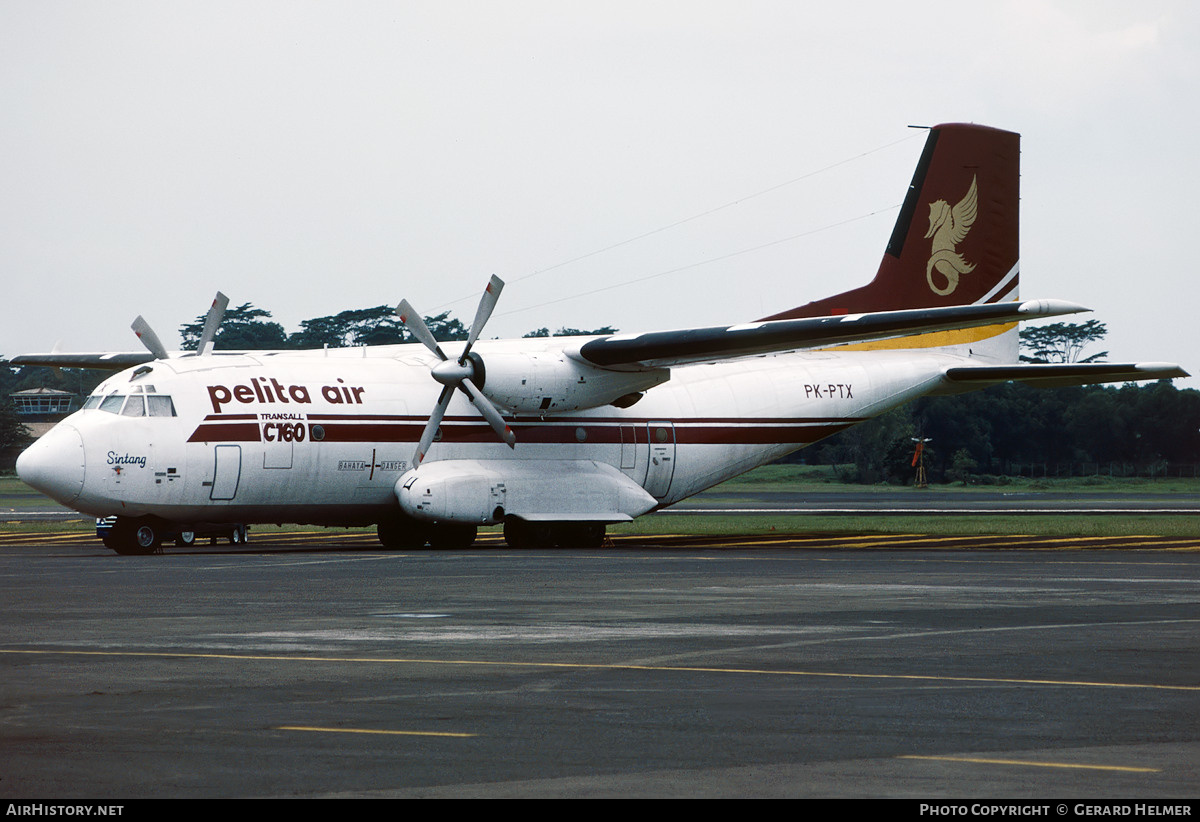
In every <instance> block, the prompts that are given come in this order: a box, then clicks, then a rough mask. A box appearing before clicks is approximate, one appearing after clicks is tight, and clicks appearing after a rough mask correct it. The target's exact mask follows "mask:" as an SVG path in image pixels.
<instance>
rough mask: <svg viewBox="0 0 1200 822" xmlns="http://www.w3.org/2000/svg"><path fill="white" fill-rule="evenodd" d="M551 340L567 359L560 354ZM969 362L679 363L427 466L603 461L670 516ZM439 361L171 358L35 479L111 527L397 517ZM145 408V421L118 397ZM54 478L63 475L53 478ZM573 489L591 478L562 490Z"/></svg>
mask: <svg viewBox="0 0 1200 822" xmlns="http://www.w3.org/2000/svg"><path fill="white" fill-rule="evenodd" d="M531 342H532V341H531V340H521V341H519V343H517V342H505V341H493V342H480V343H479V344H478V346H476V351H478V352H479V353H480V354H481V355H482V357H483V358H484V360H485V362H486V360H487V358H488V356H489V354H492V355H493V356H494V355H497V354H503V353H504V352H506V351H509V350H517V349H516V346H517V345H519V346H520V350H521V351H529V350H530V343H531ZM543 344H544V345H546V347H547V348H546V350H547V351H556V350H558V349H559V348H561V345H562V341H561V340H553V339H552V340H549V341H546V342H545V343H543ZM450 345H452V344H448V345H447V346H446V347H447V349H449V348H450ZM447 353H450V352H449V350H448V352H447ZM964 359H965V358H963V357H959V356H954V355H951V354H947V353H945V352H944V351H941V352H939V351H937V350H928V351H927V352H914V351H912V350H907V351H846V352H838V351H816V352H811V351H810V352H786V353H779V354H767V355H762V356H756V357H749V358H744V359H739V360H732V361H724V362H717V363H712V364H704V363H701V364H695V365H688V366H682V367H675V368H674V369H672V371H671V374H670V380H669V381H667V382H665V383H663V384H662V385H658V386H656V387H653V388H650V389H649V390H648V391H646V392H645V395H644V396H643V397H642V398H641V399H640V400H639V401H637V402H636V403H635V404H633V405H632V406H630V407H627V408H617V407H614V406H612V405H606V406H603V407H598V408H589V409H585V410H578V411H572V412H564V413H554V414H546V415H544V416H535V415H532V414H522V415H516V416H510V415H509V414H508V413H506V414H505V419H506V420H507V421H508V422H509V424H510V425H511V427H512V429H513V431H514V432H515V433H516V438H517V445H516V447H515V449H510V448H508V447H507V446H506V445H505V444H504V443H502V442H500V441H499V440H498V439H497V437H496V434H495V433H494V432H493V431H492V429H491V428H490V427H489V426H488V425H487V424H486V422H485V421H484V420H483V419H482V418H481V417H480V416H479V414H478V413H477V412H476V411H475V409H474V407H473V406H472V405H471V404H470V403H469V402H468V401H467V400H466V399H465V398H464V397H462V396H461V394H458V395H457V396H456V397H455V398H454V400H453V401H452V403H451V405H450V407H449V410H448V413H447V415H446V417H445V419H444V420H443V422H442V426H441V436H440V437H439V438H438V439H437V440H435V442H434V444H433V446H432V448H431V449H430V451H429V454H428V456H427V458H426V460H425V462H424V463H423V465H424V466H429V465H431V464H433V463H436V462H441V461H447V460H483V461H486V462H487V464H488V465H491V466H496V465H499V466H500V469H499V470H500V473H501V474H502V473H503V463H504V461H509V460H517V461H521V462H522V463H525V466H526V469H527V468H528V466H529V465H534V466H541V465H544V466H545V467H546V470H547V471H554V470H556V466H561V465H563V464H564V462H563V461H581V460H582V461H592V462H594V463H599V464H603V465H604V466H611V468H613V469H616V470H618V471H620V472H621V474H623V475H624V476H625V477H627V478H628V479H629V480H631V481H632V482H633V483H636V485H638V486H640V487H641V488H643V489H645V491H646V492H647V493H648V494H649V495H650V497H653V499H654V500H656V501H657V504H658V506H659V507H661V506H665V505H670V504H672V503H674V502H678V501H679V500H681V499H684V498H685V497H688V496H691V495H692V494H695V493H697V492H699V491H702V490H704V489H705V488H708V487H711V486H712V485H715V484H717V483H719V482H722V481H724V480H726V479H729V478H731V477H734V476H737V475H738V474H741V473H744V472H745V471H748V470H750V469H752V468H754V467H757V466H759V465H762V464H763V463H766V462H769V461H771V460H773V459H776V458H778V457H780V456H782V455H784V454H787V453H789V452H791V451H795V450H797V449H799V448H802V447H804V446H806V445H808V444H811V443H813V442H815V441H817V440H820V439H823V438H824V437H826V436H829V435H831V434H833V433H836V432H837V431H840V430H842V429H844V428H847V427H849V426H850V425H853V424H855V423H858V422H861V421H863V420H865V419H868V418H870V417H873V416H875V415H877V414H879V413H882V412H883V411H886V410H888V409H890V408H893V407H895V406H897V405H900V404H902V403H904V402H906V401H908V400H910V399H913V398H914V397H917V396H920V395H922V394H926V393H929V392H930V391H931V390H934V389H936V388H937V387H938V386H939V384H940V383H941V372H942V369H943V368H944V367H945V366H947V365H953V364H957V363H961V362H963V361H964ZM433 364H434V360H433V357H432V356H431V355H429V354H428V353H427V352H426V351H425V350H424V349H423V348H422V347H420V346H416V345H406V346H388V347H377V348H365V349H339V350H331V351H325V352H321V351H316V352H312V351H309V352H275V353H270V354H265V353H264V354H237V355H219V354H218V355H209V356H205V357H194V358H177V359H169V360H159V361H156V362H154V363H153V364H152V365H150V366H141V367H139V368H136V369H130V370H128V371H123V372H121V373H119V374H117V375H114V376H113V377H112V378H110V379H109V380H107V381H106V382H105V383H103V384H102V385H101V386H100V388H99V389H98V390H97V392H96V394H94V395H93V400H91V401H89V404H90V405H98V407H88V408H85V409H84V410H81V411H78V412H76V413H75V414H73V415H71V416H70V417H68V418H67V419H66V420H64V421H63V422H62V423H60V424H59V425H58V426H56V427H55V429H53V430H52V431H51V432H50V433H49V434H47V435H46V436H45V437H43V438H42V440H40V441H39V442H38V443H37V444H35V445H34V446H33V447H32V448H31V449H30V451H29V452H27V453H28V454H29V455H30V456H29V457H28V458H26V457H24V456H23V460H24V461H25V464H24V466H23V473H30V474H31V475H32V476H34V477H35V478H36V479H38V481H37V482H36V483H35V484H37V485H38V487H39V488H41V489H42V490H44V491H46V492H47V493H48V494H50V495H51V496H53V497H54V498H56V499H58V500H59V501H61V502H63V503H64V504H67V505H69V506H71V507H73V508H75V509H77V510H79V511H82V512H85V513H88V514H92V515H96V516H108V515H118V516H131V517H136V516H144V515H153V516H157V517H161V518H163V519H166V520H171V521H177V522H196V521H206V522H302V523H326V524H355V523H371V522H377V521H379V520H380V518H381V517H385V516H387V515H388V512H390V511H395V510H397V495H396V484H397V481H398V480H399V479H400V478H401V477H403V476H404V475H405V474H406V473H407V472H409V471H410V469H412V468H413V466H412V464H411V462H412V459H413V453H414V448H415V444H416V442H417V440H418V438H419V437H420V434H421V431H422V428H423V427H424V425H425V422H426V420H427V419H428V416H429V413H430V410H431V409H432V408H433V406H434V404H435V403H436V401H437V395H438V392H439V390H440V389H441V386H440V385H439V384H438V383H436V382H435V381H434V380H433V379H432V378H431V377H430V367H431V365H433ZM138 395H142V396H144V397H145V405H144V407H143V406H141V405H140V404H138V403H136V401H135V403H134V404H133V407H132V413H139V412H140V414H139V415H137V416H130V415H129V414H130V413H131V409H130V408H126V407H124V406H122V405H121V404H120V403H119V401H117V400H115V399H112V398H115V397H118V396H124V397H126V398H129V397H136V396H138ZM97 397H99V399H95V398H97ZM163 397H169V398H170V402H169V403H166V402H165V401H164V400H163V399H162V398H163ZM106 398H108V399H106ZM152 398H157V399H152ZM127 402H128V400H127ZM167 408H169V409H170V412H167V411H164V410H163V409H167ZM172 414H173V415H172ZM39 449H40V453H39ZM43 464H45V465H47V466H49V465H54V466H55V467H54V469H53V471H54V472H55V473H53V474H52V475H51V474H49V473H46V472H49V471H50V470H51V469H49V468H47V469H46V472H40V469H39V468H38V466H41V465H43ZM604 470H606V471H607V470H608V469H607V468H605V469H604ZM43 473H45V476H43ZM575 481H579V482H586V477H583V478H581V479H580V478H574V477H573V476H572V474H571V473H570V472H565V475H564V476H562V477H561V482H562V483H565V484H569V483H571V482H575Z"/></svg>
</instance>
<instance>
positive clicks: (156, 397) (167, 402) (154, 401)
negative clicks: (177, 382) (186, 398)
mask: <svg viewBox="0 0 1200 822" xmlns="http://www.w3.org/2000/svg"><path fill="white" fill-rule="evenodd" d="M146 402H147V403H149V404H150V416H152V417H173V416H175V403H173V402H171V398H170V397H168V396H166V395H165V394H151V395H150V396H148V397H146Z"/></svg>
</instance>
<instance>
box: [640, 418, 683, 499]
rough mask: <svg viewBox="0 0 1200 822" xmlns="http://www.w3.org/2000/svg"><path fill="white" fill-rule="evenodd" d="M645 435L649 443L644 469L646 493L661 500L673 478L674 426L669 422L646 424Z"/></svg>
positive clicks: (668, 489)
mask: <svg viewBox="0 0 1200 822" xmlns="http://www.w3.org/2000/svg"><path fill="white" fill-rule="evenodd" d="M646 435H647V439H648V440H649V442H650V462H649V465H648V466H647V467H646V484H645V486H644V487H645V489H646V493H648V494H649V495H650V496H652V497H654V498H655V499H662V498H663V497H665V496H666V495H667V492H668V491H670V490H671V478H672V477H674V476H675V425H674V423H671V422H669V421H662V422H655V421H651V422H649V423H647V424H646Z"/></svg>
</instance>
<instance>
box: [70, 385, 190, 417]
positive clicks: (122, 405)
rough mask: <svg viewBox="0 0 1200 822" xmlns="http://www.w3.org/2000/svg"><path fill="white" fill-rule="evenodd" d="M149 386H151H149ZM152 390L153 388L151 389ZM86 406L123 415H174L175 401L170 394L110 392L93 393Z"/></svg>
mask: <svg viewBox="0 0 1200 822" xmlns="http://www.w3.org/2000/svg"><path fill="white" fill-rule="evenodd" d="M147 388H151V387H150V386H147ZM151 390H152V389H151ZM83 407H84V408H99V409H100V410H101V411H107V412H108V413H110V414H120V415H121V416H122V417H145V416H151V417H174V416H175V403H174V402H172V401H171V397H170V395H168V394H145V395H143V394H141V393H137V394H129V395H128V396H126V395H125V394H109V395H108V396H107V397H101V396H100V395H99V394H93V395H92V396H90V397H88V398H87V402H85V403H84V404H83Z"/></svg>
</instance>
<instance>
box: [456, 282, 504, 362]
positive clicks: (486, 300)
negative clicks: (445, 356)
mask: <svg viewBox="0 0 1200 822" xmlns="http://www.w3.org/2000/svg"><path fill="white" fill-rule="evenodd" d="M503 290H504V280H502V279H500V278H499V277H497V276H496V275H495V274H493V275H492V278H491V279H490V280H488V284H487V288H485V289H484V290H483V297H481V298H480V300H479V308H477V309H475V321H474V322H472V323H471V330H470V332H469V333H468V334H467V344H466V346H465V347H464V348H463V352H462V355H461V356H460V357H459V358H458V361H459V362H465V361H466V359H467V354H469V353H470V352H471V346H473V345H474V344H475V340H477V339H479V332H481V331H483V327H484V326H485V325H487V321H488V318H489V317H491V316H492V311H493V310H494V309H495V308H496V301H497V300H499V299H500V292H501V291H503Z"/></svg>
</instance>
